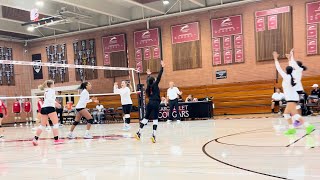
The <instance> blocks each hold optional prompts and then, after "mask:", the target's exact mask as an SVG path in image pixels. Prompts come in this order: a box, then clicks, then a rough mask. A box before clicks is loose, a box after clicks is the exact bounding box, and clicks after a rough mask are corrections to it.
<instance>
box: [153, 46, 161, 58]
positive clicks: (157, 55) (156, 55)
mask: <svg viewBox="0 0 320 180" xmlns="http://www.w3.org/2000/svg"><path fill="white" fill-rule="evenodd" d="M153 59H161V53H160V47H153Z"/></svg>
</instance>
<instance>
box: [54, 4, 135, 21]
mask: <svg viewBox="0 0 320 180" xmlns="http://www.w3.org/2000/svg"><path fill="white" fill-rule="evenodd" d="M51 1H55V2H58V3H61V4H67V5H70V6H75V7H79V8H81V9H85V10H88V11H92V12H95V13H99V14H103V15H107V16H112V17H116V18H119V19H122V20H125V21H129V20H130V12H129V10H128V9H125V8H123V9H119V6H115V5H113V4H111V3H103V2H101V1H97V0H94V1H89V0H51Z"/></svg>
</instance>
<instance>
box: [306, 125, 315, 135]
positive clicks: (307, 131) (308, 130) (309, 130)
mask: <svg viewBox="0 0 320 180" xmlns="http://www.w3.org/2000/svg"><path fill="white" fill-rule="evenodd" d="M312 131H314V125H311V124H310V125H309V126H308V127H306V134H307V135H309V134H310V133H312Z"/></svg>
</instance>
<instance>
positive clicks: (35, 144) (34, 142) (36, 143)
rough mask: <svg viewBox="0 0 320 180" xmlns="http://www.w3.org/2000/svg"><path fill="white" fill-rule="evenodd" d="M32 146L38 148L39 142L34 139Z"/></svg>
mask: <svg viewBox="0 0 320 180" xmlns="http://www.w3.org/2000/svg"><path fill="white" fill-rule="evenodd" d="M32 144H33V145H34V146H38V140H36V139H35V138H33V140H32Z"/></svg>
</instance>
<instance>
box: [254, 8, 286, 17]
mask: <svg viewBox="0 0 320 180" xmlns="http://www.w3.org/2000/svg"><path fill="white" fill-rule="evenodd" d="M287 12H290V6H285V7H280V8H274V9H267V10H263V11H257V12H256V17H261V16H270V15H274V14H282V13H287Z"/></svg>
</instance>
